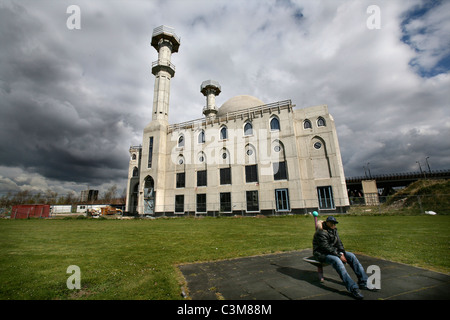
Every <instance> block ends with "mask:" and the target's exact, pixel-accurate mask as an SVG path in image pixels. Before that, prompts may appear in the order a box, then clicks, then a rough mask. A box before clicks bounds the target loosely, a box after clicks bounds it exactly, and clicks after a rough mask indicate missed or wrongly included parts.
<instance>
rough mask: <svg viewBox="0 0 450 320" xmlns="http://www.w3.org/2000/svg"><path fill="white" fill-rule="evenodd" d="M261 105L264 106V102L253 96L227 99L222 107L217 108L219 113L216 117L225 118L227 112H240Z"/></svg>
mask: <svg viewBox="0 0 450 320" xmlns="http://www.w3.org/2000/svg"><path fill="white" fill-rule="evenodd" d="M262 105H264V102H262V101H261V100H259V99H258V98H255V97H253V96H249V95H240V96H235V97H233V98H231V99H228V100H227V101H226V102H225V103H224V104H222V106H221V107H220V108H219V111H218V112H217V116H218V117H221V116H225V115H226V114H227V113H229V112H235V111H241V110H245V109H248V108H253V107H257V106H262Z"/></svg>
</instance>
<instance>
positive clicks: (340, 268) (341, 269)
mask: <svg viewBox="0 0 450 320" xmlns="http://www.w3.org/2000/svg"><path fill="white" fill-rule="evenodd" d="M345 259H347V263H348V264H349V266H350V267H351V268H352V269H353V271H354V272H355V274H356V276H357V277H358V284H356V283H355V281H353V279H352V278H350V275H349V274H348V272H347V270H346V269H345V265H344V263H343V262H342V260H341V259H340V258H339V257H336V256H333V255H330V254H329V255H327V256H326V258H325V262H326V263H328V264H330V265H332V266H333V268H334V269H335V270H336V271H337V273H338V274H339V276H340V277H341V279H342V281H344V285H345V287H346V288H347V290H348V291H349V292H351V291H352V289H357V288H358V285H366V284H367V278H368V277H367V274H366V272H365V271H364V268H363V267H362V265H361V263H359V261H358V259H357V258H356V256H355V255H354V254H353V253H351V252H345Z"/></svg>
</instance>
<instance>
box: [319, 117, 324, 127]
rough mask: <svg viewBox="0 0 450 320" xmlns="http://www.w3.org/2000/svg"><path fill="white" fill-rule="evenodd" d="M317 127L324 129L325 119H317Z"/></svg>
mask: <svg viewBox="0 0 450 320" xmlns="http://www.w3.org/2000/svg"><path fill="white" fill-rule="evenodd" d="M317 126H318V127H325V126H326V123H325V119H324V118H322V117H319V119H317Z"/></svg>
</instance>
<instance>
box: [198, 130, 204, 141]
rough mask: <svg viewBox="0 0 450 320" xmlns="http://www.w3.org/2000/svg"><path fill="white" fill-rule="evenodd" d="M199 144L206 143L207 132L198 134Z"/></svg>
mask: <svg viewBox="0 0 450 320" xmlns="http://www.w3.org/2000/svg"><path fill="white" fill-rule="evenodd" d="M198 143H199V144H202V143H205V130H202V131H200V133H199V134H198Z"/></svg>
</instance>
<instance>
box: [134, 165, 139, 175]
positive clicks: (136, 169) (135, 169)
mask: <svg viewBox="0 0 450 320" xmlns="http://www.w3.org/2000/svg"><path fill="white" fill-rule="evenodd" d="M138 175H139V170H138V168H137V167H134V168H133V177H137V176H138Z"/></svg>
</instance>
